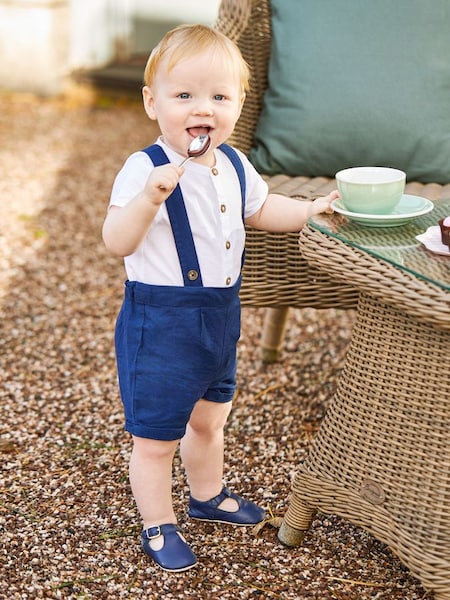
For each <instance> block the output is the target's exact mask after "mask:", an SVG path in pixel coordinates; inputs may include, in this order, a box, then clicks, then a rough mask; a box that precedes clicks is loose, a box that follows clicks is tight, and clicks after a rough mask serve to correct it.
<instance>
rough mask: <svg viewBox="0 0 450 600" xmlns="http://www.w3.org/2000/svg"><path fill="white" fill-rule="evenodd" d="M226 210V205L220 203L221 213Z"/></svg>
mask: <svg viewBox="0 0 450 600" xmlns="http://www.w3.org/2000/svg"><path fill="white" fill-rule="evenodd" d="M226 210H227V207H226V205H225V204H221V205H220V212H221V213H224V212H226Z"/></svg>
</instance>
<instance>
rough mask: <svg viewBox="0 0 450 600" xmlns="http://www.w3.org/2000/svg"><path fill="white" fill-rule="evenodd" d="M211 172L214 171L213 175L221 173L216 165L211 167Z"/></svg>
mask: <svg viewBox="0 0 450 600" xmlns="http://www.w3.org/2000/svg"><path fill="white" fill-rule="evenodd" d="M211 173H212V174H213V175H218V174H219V171H218V170H217V169H216V167H213V168H212V169H211Z"/></svg>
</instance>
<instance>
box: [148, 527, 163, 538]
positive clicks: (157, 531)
mask: <svg viewBox="0 0 450 600" xmlns="http://www.w3.org/2000/svg"><path fill="white" fill-rule="evenodd" d="M155 530H156V533H154V534H150V531H155ZM145 535H146V537H147V539H148V540H154V539H156V538H158V537H159V536H160V535H162V532H161V527H160V525H156V526H155V527H149V528H148V529H146V530H145Z"/></svg>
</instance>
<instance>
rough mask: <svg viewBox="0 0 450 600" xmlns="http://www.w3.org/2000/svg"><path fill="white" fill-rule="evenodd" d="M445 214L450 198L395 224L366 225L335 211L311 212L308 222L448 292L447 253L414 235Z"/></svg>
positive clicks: (449, 268)
mask: <svg viewBox="0 0 450 600" xmlns="http://www.w3.org/2000/svg"><path fill="white" fill-rule="evenodd" d="M447 216H450V199H445V200H440V201H436V202H435V204H434V208H433V210H432V211H431V212H429V213H428V214H426V215H423V216H420V217H416V218H411V219H410V220H408V221H407V222H406V223H404V224H403V225H399V226H396V227H373V226H372V227H368V226H366V225H363V224H361V223H357V222H356V221H351V220H349V219H348V218H347V217H346V216H343V215H342V214H337V213H334V214H332V215H327V214H320V215H315V216H314V217H312V218H311V219H310V220H309V221H308V224H309V225H310V226H311V227H312V228H314V229H317V230H319V231H322V232H323V233H325V234H326V235H329V236H331V237H334V238H336V239H338V240H341V241H342V242H344V243H346V244H349V245H350V246H353V247H355V248H359V249H361V250H364V251H365V252H367V253H369V254H372V255H373V256H375V257H376V258H379V259H382V260H385V261H388V262H390V263H392V264H393V265H395V266H396V267H398V268H399V269H403V270H405V271H409V272H410V273H412V274H413V275H415V276H416V277H419V278H420V279H424V280H425V281H428V282H430V283H432V284H434V285H437V286H439V287H441V288H443V289H444V290H448V291H450V253H449V254H448V255H441V254H437V253H435V252H432V251H431V250H429V249H427V247H425V245H424V244H423V243H422V242H421V241H419V240H418V239H417V238H416V236H417V235H420V234H423V233H425V232H426V231H427V230H428V228H429V227H433V226H434V227H436V226H437V227H439V225H438V221H439V219H441V218H442V217H447ZM431 232H432V233H433V234H434V235H437V231H436V230H429V232H428V235H431ZM439 239H440V234H439Z"/></svg>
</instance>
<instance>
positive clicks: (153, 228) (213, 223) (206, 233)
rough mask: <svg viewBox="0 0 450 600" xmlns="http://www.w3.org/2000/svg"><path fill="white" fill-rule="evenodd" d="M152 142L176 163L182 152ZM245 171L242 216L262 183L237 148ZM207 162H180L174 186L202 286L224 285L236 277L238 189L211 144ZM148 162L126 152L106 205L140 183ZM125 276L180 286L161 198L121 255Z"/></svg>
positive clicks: (126, 197) (128, 195) (251, 209)
mask: <svg viewBox="0 0 450 600" xmlns="http://www.w3.org/2000/svg"><path fill="white" fill-rule="evenodd" d="M157 143H158V144H159V145H160V146H161V147H162V148H163V150H164V152H165V153H166V154H167V157H168V158H169V160H170V161H172V162H174V163H175V164H180V163H181V162H182V160H183V157H182V156H180V155H179V154H177V153H176V152H174V151H173V150H171V149H170V148H169V147H168V146H167V145H166V144H164V143H163V141H162V140H161V138H160V139H159V140H158V141H157ZM237 152H238V154H239V158H240V159H241V161H242V164H243V166H244V170H245V177H246V204H245V217H246V218H247V217H250V216H251V215H253V214H255V213H256V212H257V211H258V210H259V209H260V208H261V206H262V205H263V203H264V201H265V199H266V197H267V193H268V186H267V183H266V182H265V181H264V180H263V179H262V177H261V176H260V175H259V174H258V173H257V172H256V170H255V169H254V167H253V166H252V165H251V163H250V162H249V161H248V159H247V158H246V156H245V155H244V154H243V153H242V152H239V151H237ZM215 159H216V164H215V166H214V167H213V168H210V167H207V166H205V165H201V164H199V163H197V162H196V161H195V160H191V161H189V162H187V163H186V164H185V169H186V170H185V173H184V174H183V175H182V177H181V179H180V188H181V192H182V194H183V199H184V202H185V205H186V211H187V214H188V217H189V223H190V226H191V230H192V235H193V238H194V243H195V247H196V251H197V256H198V260H199V265H200V271H201V273H202V279H203V285H204V286H205V287H229V286H232V285H233V284H234V283H235V282H236V281H237V279H238V277H239V274H240V270H241V259H242V252H243V250H244V244H245V227H244V225H243V223H242V214H241V209H242V204H241V191H240V186H239V179H238V176H237V173H236V171H235V169H234V167H233V165H232V164H231V162H230V160H229V159H228V158H227V157H226V155H225V154H224V153H223V152H222V151H221V150H220V149H217V150H215ZM153 168H154V166H153V163H152V162H151V160H150V158H149V157H148V155H147V154H146V153H145V152H142V151H139V152H135V153H134V154H132V155H131V156H130V157H129V158H128V159H127V161H126V162H125V164H124V166H123V167H122V169H121V170H120V171H119V173H118V174H117V177H116V179H115V181H114V185H113V189H112V193H111V199H110V206H111V205H114V206H125V205H126V204H127V203H128V202H130V201H131V200H132V199H133V198H135V197H136V196H137V195H138V194H139V193H140V192H141V191H142V190H143V189H144V186H145V183H146V181H147V178H148V176H149V174H150V172H151V171H152V169H153ZM124 262H125V270H126V273H127V278H128V279H129V280H130V281H140V282H142V283H147V284H151V285H171V286H182V285H183V276H182V272H181V267H180V262H179V259H178V254H177V250H176V246H175V241H174V238H173V234H172V229H171V226H170V221H169V217H168V214H167V209H166V207H165V204H162V205H161V207H160V209H159V210H158V212H157V214H156V216H155V218H154V220H153V222H152V224H151V225H150V227H149V230H148V232H147V234H146V236H145V238H144V240H143V241H142V243H141V245H140V246H139V248H137V250H136V251H135V252H134V253H133V254H131V255H130V256H127V257H125V259H124Z"/></svg>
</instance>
